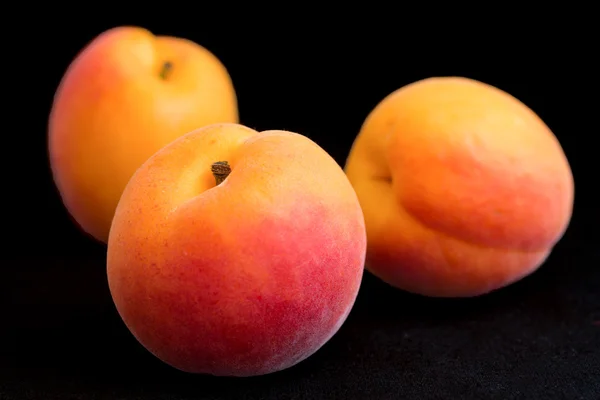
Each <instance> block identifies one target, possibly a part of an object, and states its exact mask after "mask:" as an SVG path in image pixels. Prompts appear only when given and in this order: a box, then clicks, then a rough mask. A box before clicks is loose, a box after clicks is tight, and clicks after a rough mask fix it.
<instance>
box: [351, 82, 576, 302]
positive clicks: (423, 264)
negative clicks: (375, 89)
mask: <svg viewBox="0 0 600 400" xmlns="http://www.w3.org/2000/svg"><path fill="white" fill-rule="evenodd" d="M345 171H346V174H347V176H348V178H349V180H350V182H351V183H352V185H353V187H354V189H355V191H356V193H357V195H358V197H359V200H360V203H361V206H362V209H363V213H364V215H365V222H366V227H367V240H368V243H367V261H366V268H367V269H368V270H369V271H371V272H372V273H373V274H374V275H376V276H378V277H380V278H381V279H382V280H384V281H386V282H388V283H389V284H391V285H393V286H395V287H398V288H401V289H404V290H406V291H410V292H414V293H418V294H422V295H427V296H435V297H468V296H476V295H481V294H484V293H487V292H490V291H492V290H495V289H498V288H501V287H504V286H506V285H508V284H510V283H512V282H515V281H517V280H519V279H521V278H523V277H524V276H526V275H528V274H530V273H532V272H533V271H535V270H536V269H537V268H538V267H539V266H540V265H541V264H542V263H543V262H544V261H545V260H546V258H547V257H548V255H549V254H550V252H551V250H552V248H553V246H554V245H555V244H556V243H557V241H558V240H559V239H560V238H561V237H562V235H563V233H564V231H565V229H566V228H567V226H568V224H569V221H570V219H571V214H572V207H573V196H574V182H573V176H572V173H571V169H570V166H569V163H568V161H567V159H566V157H565V154H564V153H563V150H562V148H561V145H560V144H559V142H558V140H557V139H556V137H555V136H554V134H553V133H552V132H551V131H550V129H549V128H548V126H546V124H545V123H544V122H543V121H542V120H541V119H540V118H539V117H538V116H537V115H536V114H535V113H534V112H533V111H532V110H531V109H530V108H528V107H527V106H525V105H524V104H523V103H522V102H520V101H519V100H517V99H516V98H514V97H513V96H511V95H509V94H507V93H506V92H504V91H502V90H500V89H498V88H495V87H492V86H490V85H488V84H485V83H482V82H478V81H475V80H472V79H467V78H461V77H437V78H429V79H425V80H421V81H418V82H415V83H412V84H410V85H407V86H405V87H403V88H401V89H399V90H397V91H395V92H394V93H392V94H391V95H389V96H388V97H386V98H385V99H384V100H383V101H382V102H381V103H380V104H379V105H377V107H376V108H375V109H374V110H373V111H372V112H371V113H370V115H369V116H368V117H367V119H366V121H365V123H364V124H363V126H362V128H361V131H360V133H359V135H358V137H357V138H356V140H355V143H354V144H353V147H352V149H351V152H350V155H349V157H348V159H347V162H346V165H345Z"/></svg>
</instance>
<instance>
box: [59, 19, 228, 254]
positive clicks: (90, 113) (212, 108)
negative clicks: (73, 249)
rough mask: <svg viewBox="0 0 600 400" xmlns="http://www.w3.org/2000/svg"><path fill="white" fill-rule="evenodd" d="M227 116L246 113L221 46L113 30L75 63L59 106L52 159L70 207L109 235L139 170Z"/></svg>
mask: <svg viewBox="0 0 600 400" xmlns="http://www.w3.org/2000/svg"><path fill="white" fill-rule="evenodd" d="M167 62H169V63H170V65H171V68H170V69H169V71H168V72H167V73H166V74H165V75H164V78H163V77H161V73H162V72H163V68H164V65H165V63H167ZM219 122H234V123H235V122H238V109H237V99H236V94H235V91H234V87H233V83H232V81H231V79H230V77H229V74H228V72H227V70H226V69H225V66H224V65H223V64H222V63H221V62H220V61H219V60H218V59H217V58H216V57H215V56H214V55H213V54H212V53H210V52H209V51H208V50H206V49H205V48H203V47H201V46H200V45H198V44H196V43H193V42H191V41H188V40H186V39H182V38H174V37H168V36H154V35H153V34H152V33H150V32H148V31H147V30H145V29H142V28H139V27H128V26H124V27H117V28H113V29H109V30H107V31H106V32H104V33H102V34H100V35H98V36H97V37H96V38H95V39H94V40H92V41H91V42H90V43H89V44H88V45H87V46H85V48H84V49H83V50H82V51H81V52H80V53H79V54H78V55H77V56H76V57H75V59H74V60H73V62H72V63H71V64H70V65H69V67H68V69H67V70H66V72H65V74H64V76H63V78H62V80H61V82H60V85H59V87H58V89H57V91H56V94H55V97H54V102H53V104H52V109H51V112H50V117H49V125H48V135H49V137H48V141H49V143H48V146H49V157H50V165H51V168H52V174H53V178H54V182H55V183H56V186H57V188H58V191H59V193H60V196H61V199H62V201H63V203H64V205H65V207H66V208H67V210H68V211H69V213H70V215H71V216H72V217H73V219H74V221H75V222H76V223H77V224H78V225H79V227H80V228H81V229H82V230H83V231H85V232H86V233H88V234H89V235H91V236H92V237H94V238H95V239H97V240H99V241H100V242H104V243H106V240H107V239H108V231H109V228H110V224H111V220H112V218H113V215H114V211H115V207H116V206H117V203H118V201H119V197H120V196H121V193H122V191H123V189H124V188H125V185H126V184H127V181H128V180H129V178H131V176H132V175H133V173H134V172H135V170H136V169H137V168H138V167H139V166H140V165H142V163H143V162H144V161H146V159H147V158H148V157H150V156H151V155H152V154H154V153H155V152H156V151H157V150H159V149H160V148H161V147H163V146H164V145H166V144H167V143H169V142H171V141H172V140H174V139H176V138H177V137H179V136H181V135H183V134H185V133H187V132H189V131H191V130H193V129H197V128H200V127H202V126H204V125H209V124H212V123H219Z"/></svg>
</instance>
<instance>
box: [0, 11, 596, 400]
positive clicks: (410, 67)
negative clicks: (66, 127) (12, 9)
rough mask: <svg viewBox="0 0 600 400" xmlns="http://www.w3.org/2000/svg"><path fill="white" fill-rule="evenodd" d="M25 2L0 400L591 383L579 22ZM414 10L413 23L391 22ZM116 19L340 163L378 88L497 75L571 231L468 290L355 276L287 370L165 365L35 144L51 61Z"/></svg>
mask: <svg viewBox="0 0 600 400" xmlns="http://www.w3.org/2000/svg"><path fill="white" fill-rule="evenodd" d="M162 6H163V7H164V8H168V7H165V6H166V5H162ZM74 7H75V6H74ZM65 11H69V10H62V11H60V10H55V12H56V13H57V14H56V15H58V14H60V12H65ZM158 11H159V12H160V11H161V9H159V10H158ZM381 11H382V12H383V13H385V10H381ZM38 12H41V13H42V14H40V17H39V18H40V22H39V23H38V22H35V23H33V22H29V23H28V24H27V25H26V29H25V28H24V29H22V30H19V31H16V30H13V31H12V32H13V35H11V36H10V38H11V39H12V40H11V41H10V43H9V44H7V45H6V46H7V47H6V48H5V50H4V54H5V55H7V54H9V55H10V56H11V57H10V59H9V60H8V62H6V63H4V66H3V67H2V68H3V71H5V73H4V74H3V75H4V86H3V88H4V93H5V98H6V99H7V100H8V101H9V102H10V104H11V105H10V107H9V108H4V110H5V114H6V116H5V118H6V121H9V122H12V124H8V125H7V126H6V127H5V131H4V132H3V149H2V153H3V156H2V161H1V162H2V164H3V165H2V170H3V171H4V174H3V175H2V176H3V177H4V178H3V180H4V190H3V191H2V206H3V207H2V210H3V217H2V218H3V225H2V227H3V234H4V239H3V245H2V247H3V253H2V254H3V255H2V258H1V259H0V261H1V268H2V271H1V273H2V276H1V280H0V285H2V287H1V289H2V290H1V294H0V296H2V302H1V307H2V310H0V311H2V314H1V319H0V335H1V336H0V399H3V400H11V399H86V400H94V399H111V400H116V399H201V398H215V399H216V398H235V399H244V398H264V399H318V398H329V399H338V398H340V399H350V398H360V399H396V398H411V399H412V398H414V399H430V398H431V399H434V398H435V399H438V398H439V399H458V398H465V397H470V398H490V399H513V398H514V399H542V398H566V399H597V398H600V382H599V379H600V378H599V376H600V372H599V371H600V270H599V269H598V266H599V264H600V256H599V254H598V245H597V240H598V234H597V233H596V232H595V231H594V230H593V228H595V225H597V224H598V222H600V218H598V215H599V213H598V204H600V203H598V202H597V201H592V200H591V199H592V197H591V196H593V191H592V190H591V188H592V187H593V186H594V185H593V182H598V178H597V177H594V173H593V171H594V168H595V170H596V171H597V167H596V166H595V165H593V163H592V160H591V159H590V158H589V157H586V155H585V154H587V153H589V154H593V145H591V144H590V143H591V139H593V137H597V136H598V129H597V126H598V125H597V124H589V122H588V121H590V120H591V118H590V116H591V114H592V113H593V111H594V109H597V108H595V107H597V96H596V97H595V95H594V91H593V87H596V86H597V85H596V83H597V82H596V78H595V76H594V75H593V74H592V73H591V72H594V71H597V69H595V67H593V64H592V58H591V56H590V55H589V54H590V52H591V51H592V49H593V48H592V46H591V41H590V40H586V37H587V36H586V35H587V34H588V32H584V31H585V27H584V26H583V24H580V23H577V21H575V20H570V23H572V24H574V25H575V26H576V28H577V29H574V28H573V29H572V28H569V29H566V28H561V26H562V25H550V24H549V25H548V26H543V27H542V26H532V25H531V23H528V24H527V26H526V28H524V31H523V32H521V31H519V32H516V31H515V27H514V25H513V24H512V23H511V22H506V21H505V22H504V23H503V25H502V26H501V27H500V28H496V29H492V30H491V32H489V33H488V32H487V31H486V32H485V33H484V32H483V31H482V30H481V27H477V28H470V29H465V30H464V31H463V32H464V33H463V34H459V33H457V32H456V31H457V26H456V25H455V26H450V27H445V26H444V27H442V26H441V25H438V24H437V23H434V22H431V21H429V20H428V19H426V18H424V19H421V20H419V19H417V20H416V21H412V22H411V21H410V20H411V17H409V16H404V17H403V18H401V20H396V23H395V24H391V23H388V22H383V21H380V20H379V19H378V18H380V17H381V16H379V17H378V18H374V19H373V18H372V19H370V21H371V22H373V24H372V25H373V27H367V25H366V24H364V23H361V22H360V21H361V20H360V19H355V20H353V21H345V22H346V23H345V24H342V22H340V21H341V20H342V19H343V18H341V17H340V16H339V15H338V16H337V17H336V18H333V17H331V19H329V20H328V19H324V20H320V21H316V20H313V19H307V18H305V17H300V16H297V15H296V14H295V11H290V12H287V13H286V14H285V16H284V17H278V18H272V19H268V18H263V19H261V20H260V21H259V20H257V19H256V18H251V17H250V16H247V15H245V16H239V17H235V18H236V19H237V18H240V19H241V20H242V21H244V22H233V21H232V20H231V19H229V18H233V17H232V16H230V15H228V14H219V17H218V18H210V17H208V16H207V13H205V12H202V10H200V11H194V12H193V13H192V12H190V13H191V14H193V15H192V18H190V20H189V22H187V21H186V22H182V21H181V18H179V17H177V16H172V15H164V16H163V17H162V18H161V22H157V21H158V18H157V17H154V18H140V17H139V16H138V17H137V18H130V19H125V18H122V19H118V18H114V17H113V18H101V17H99V16H98V17H97V18H96V19H97V22H94V21H95V20H94V19H92V17H93V16H94V14H95V11H94V9H84V8H80V9H77V8H74V9H71V10H70V12H72V13H74V15H76V17H73V18H70V17H69V18H67V17H65V18H63V19H58V18H57V17H52V18H48V20H44V15H43V10H38ZM181 12H185V10H184V11H181ZM296 17H297V18H298V21H301V22H293V21H294V20H295V19H296ZM365 18H366V17H365ZM415 18H416V17H415ZM332 21H335V24H334V23H332ZM529 22H531V21H529ZM409 23H414V24H416V25H415V26H414V27H412V28H407V29H406V30H401V29H400V26H401V25H406V24H409ZM124 24H127V25H139V26H144V27H146V28H148V29H150V30H152V31H153V32H154V33H156V34H169V35H175V36H180V37H185V38H188V39H192V40H194V41H196V42H198V43H200V44H202V45H203V46H205V47H207V48H208V49H209V50H211V51H212V52H213V53H215V54H216V55H217V56H218V57H219V58H220V59H221V61H222V62H223V63H224V64H225V65H226V66H227V68H228V70H229V72H230V74H231V76H232V78H233V81H234V84H235V86H236V90H237V94H238V100H239V107H240V114H241V122H242V123H243V124H245V125H248V126H250V127H252V128H255V129H258V130H266V129H287V130H291V131H295V132H298V133H302V134H305V135H307V136H308V137H310V138H312V139H313V140H315V141H316V142H317V143H319V144H320V145H321V146H322V147H323V148H324V149H325V150H326V151H328V152H329V153H330V154H331V155H332V156H333V157H334V158H335V159H336V161H337V162H338V163H340V165H343V163H344V161H345V158H346V156H347V153H348V151H349V149H350V145H351V144H352V141H353V140H354V137H355V135H356V134H357V133H358V131H359V129H360V125H361V124H362V122H363V120H364V118H365V117H366V116H367V114H368V112H369V111H370V110H371V109H372V108H373V107H374V106H375V105H376V104H377V103H378V102H379V101H380V100H381V99H383V97H384V96H386V95H387V94H389V93H390V92H392V91H393V90H395V89H397V88H399V87H401V86H403V85H405V84H408V83H410V82H412V81H415V80H418V79H422V78H426V77H430V76H443V75H461V76H467V77H470V78H475V79H479V80H482V81H485V82H487V83H490V84H492V85H495V86H497V87H499V88H501V89H503V90H505V91H507V92H509V93H511V94H513V95H514V96H516V97H517V98H519V99H520V100H522V101H523V102H524V103H526V104H527V105H528V106H530V107H531V108H532V109H533V110H534V111H536V112H537V113H538V114H539V115H540V116H541V117H542V119H544V120H545V121H546V123H547V124H548V125H549V126H550V128H551V129H552V130H553V131H554V132H555V134H556V135H557V137H558V138H559V140H560V141H561V144H562V145H563V148H564V150H565V153H566V154H567V157H568V158H569V161H570V163H571V167H572V170H573V174H574V176H575V183H576V200H575V211H574V215H573V219H572V222H571V225H570V227H569V230H568V231H567V233H566V235H565V237H564V239H563V240H562V241H561V242H560V243H559V245H558V246H557V247H556V249H555V251H554V253H553V254H552V256H551V257H550V259H549V260H548V261H547V262H546V264H544V266H543V267H542V268H541V269H540V270H539V271H538V272H536V273H535V274H533V275H532V276H530V277H528V278H526V279H524V280H522V281H521V282H519V283H517V284H515V285H513V286H511V287H509V288H506V289H504V290H501V291H498V292H496V293H493V294H490V295H488V296H483V297H480V298H477V299H469V300H434V299H424V298H420V297H417V296H413V295H409V294H406V293H403V292H401V291H399V290H395V289H392V288H390V287H388V286H386V285H385V284H383V283H381V282H380V281H378V280H377V279H375V278H373V277H372V276H371V275H370V274H369V273H366V274H365V277H364V281H363V285H362V287H361V291H360V294H359V297H358V300H357V303H356V305H355V307H354V309H353V311H352V313H351V315H350V316H349V318H348V320H347V322H346V323H345V324H344V325H343V327H342V328H341V330H340V331H339V332H338V334H337V335H335V336H334V338H333V339H332V340H331V341H330V342H329V343H327V344H326V345H325V346H324V347H323V348H322V349H321V350H320V351H319V352H317V353H316V354H315V355H313V356H312V357H310V358H309V359H308V360H306V361H304V362H302V363H301V364H299V365H297V366H296V367H293V368H291V369H289V370H286V371H283V372H280V373H276V374H272V375H269V376H264V377H258V378H249V379H227V378H213V377H207V376H194V375H188V374H184V373H181V372H178V371H176V370H174V369H172V368H170V367H168V366H166V365H164V364H162V363H161V362H160V361H158V360H157V359H155V358H154V357H153V356H151V355H150V354H149V353H148V352H147V351H146V350H144V349H143V348H142V347H141V346H140V345H139V344H138V343H137V342H136V341H135V339H134V338H133V337H132V336H131V335H130V334H129V332H128V331H127V329H126V328H125V326H124V325H123V323H122V321H121V320H120V318H119V316H118V315H117V313H116V310H115V308H114V306H113V304H112V300H111V298H110V294H109V291H108V286H107V282H106V276H105V247H104V246H102V245H100V244H98V243H96V242H94V241H93V240H91V239H89V238H88V237H86V236H85V235H83V234H81V233H80V232H79V231H78V230H77V228H76V227H75V225H74V224H73V223H72V222H71V220H70V218H69V216H68V214H67V213H66V211H65V209H64V208H63V206H62V204H61V202H60V199H59V197H58V194H57V192H56V191H55V188H54V185H53V183H52V181H51V176H50V172H49V167H48V160H47V155H46V151H47V150H46V145H47V143H46V124H47V117H48V113H49V110H50V106H51V102H52V97H53V95H54V91H55V90H56V87H57V85H58V83H59V81H60V78H61V76H62V74H63V73H64V71H65V69H66V68H67V66H68V64H69V63H70V62H71V60H72V59H73V57H75V56H76V54H77V53H78V52H79V51H80V50H81V49H82V48H83V46H85V45H86V44H87V43H88V42H89V41H90V40H92V39H93V38H94V37H95V36H96V35H97V34H99V33H100V32H102V31H104V30H106V29H108V28H111V27H114V26H118V25H124ZM486 24H487V22H486V21H485V20H484V25H486ZM342 25H343V26H342ZM457 25H458V24H457ZM28 35H30V37H31V38H29V37H28ZM13 61H15V62H13ZM15 70H16V71H15ZM594 85H596V86H594ZM7 93H8V94H7ZM593 104H596V106H594V105H593ZM7 110H8V111H9V113H6V111H7Z"/></svg>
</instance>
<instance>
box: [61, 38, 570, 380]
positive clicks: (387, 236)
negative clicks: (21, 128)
mask: <svg viewBox="0 0 600 400" xmlns="http://www.w3.org/2000/svg"><path fill="white" fill-rule="evenodd" d="M238 119H239V118H238V106H237V97H236V93H235V90H234V87H233V83H232V81H231V79H230V77H229V74H228V72H227V70H226V68H225V66H224V65H223V64H222V63H221V62H220V60H218V59H217V58H216V57H215V56H214V55H213V54H212V53H210V52H209V51H207V50H206V49H205V48H203V47H201V46H199V45H197V44H195V43H193V42H191V41H188V40H184V39H178V38H173V37H155V36H153V35H152V34H151V33H150V32H148V31H146V30H144V29H141V28H134V27H119V28H115V29H111V30H109V31H107V32H104V33H102V34H101V35H99V36H98V37H97V38H96V39H94V40H93V41H92V42H91V43H90V44H89V45H88V46H87V47H86V48H85V49H84V50H83V51H82V52H81V53H80V54H79V55H78V56H77V58H76V59H75V60H74V61H73V62H72V64H71V65H70V66H69V68H68V70H67V72H66V74H65V75H64V77H63V80H62V81H61V83H60V86H59V88H58V90H57V93H56V96H55V100H54V103H53V107H52V111H51V114H50V122H49V152H50V161H51V168H52V172H53V177H54V180H55V183H56V185H57V187H58V190H59V192H60V195H61V198H62V200H63V202H64V204H65V206H66V208H67V209H68V210H69V212H70V214H71V215H72V216H73V218H74V220H75V221H76V222H77V223H78V224H79V225H80V227H81V229H82V230H83V231H85V232H87V233H88V234H90V235H91V236H93V237H94V238H96V239H97V240H99V241H101V242H105V243H106V244H107V277H108V284H109V287H110V292H111V295H112V298H113V300H114V303H115V305H116V307H117V310H118V312H119V314H120V316H121V317H122V319H123V321H124V323H125V324H126V325H127V327H128V328H129V329H130V331H131V332H132V334H133V335H134V336H135V337H136V338H137V339H138V340H139V342H140V343H141V344H142V345H144V346H145V347H146V348H147V349H148V350H149V351H150V352H152V353H153V354H154V355H156V356H157V357H158V358H160V359H161V360H163V361H164V362H166V363H168V364H170V365H172V366H173V367H175V368H178V369H180V370H183V371H188V372H195V373H207V374H213V375H234V376H251V375H260V374H267V373H270V372H274V371H278V370H282V369H284V368H288V367H290V366H292V365H294V364H296V363H298V362H300V361H302V360H303V359H305V358H307V357H309V356H310V355H311V354H313V353H314V352H316V351H317V350H318V349H319V348H320V347H321V346H322V345H323V344H324V343H326V342H327V341H328V340H329V339H330V338H331V337H332V335H334V334H335V333H336V331H337V330H338V329H339V328H340V326H341V325H342V324H343V323H344V321H345V319H346V317H347V316H348V313H349V312H350V310H351V308H352V306H353V304H354V301H355V299H356V296H357V293H358V290H359V287H360V283H361V279H362V276H363V271H364V269H365V268H366V269H367V270H369V271H370V272H371V273H373V274H374V275H376V276H378V277H379V278H380V279H382V280H383V281H385V282H387V283H389V284H390V285H393V286H395V287H397V288H399V289H402V290H406V291H410V292H413V293H418V294H421V295H425V296H436V297H470V296H478V295H482V294H485V293H488V292H490V291H493V290H496V289H499V288H502V287H505V286H507V285H509V284H510V283H512V282H515V281H517V280H519V279H521V278H522V277H524V276H526V275H528V274H530V273H531V272H533V271H534V270H535V269H537V268H538V267H539V266H540V265H541V264H542V263H543V262H544V260H545V259H546V258H547V257H548V255H549V253H550V252H551V251H552V248H553V246H554V245H555V244H556V242H557V241H558V240H559V239H560V238H561V237H562V235H563V233H564V231H565V229H566V227H567V225H568V223H569V221H570V219H571V213H572V207H573V197H574V183H573V177H572V173H571V169H570V167H569V164H568V161H567V159H566V157H565V154H564V153H563V150H562V148H561V146H560V144H559V142H558V141H557V139H556V137H555V136H554V135H553V133H552V132H551V131H550V129H549V128H548V127H547V126H546V125H545V124H544V122H543V121H542V120H541V119H540V118H539V117H538V116H537V115H536V114H535V113H534V112H533V111H532V110H531V109H529V108H528V107H526V106H525V105H524V104H523V103H521V102H520V101H519V100H517V99H515V98H514V97H512V96H511V95H509V94H507V93H505V92H503V91H501V90H500V89H497V88H495V87H492V86H490V85H487V84H485V83H482V82H478V81H474V80H471V79H468V78H461V77H439V78H429V79H425V80H422V81H418V82H414V83H412V84H410V85H407V86H405V87H403V88H400V89H398V90H397V91H395V92H394V93H392V94H390V95H389V96H388V97H386V98H385V99H383V100H382V101H381V103H380V104H379V105H377V107H376V108H375V109H374V110H373V111H372V112H371V113H370V114H369V116H368V118H367V119H366V121H365V122H364V124H363V126H362V128H361V130H360V132H359V133H358V136H357V137H356V140H355V142H354V144H353V147H352V149H351V151H350V154H349V156H348V159H347V162H346V165H345V167H344V169H342V168H341V167H340V166H339V165H338V164H337V163H336V162H335V160H334V159H333V158H332V157H330V156H329V155H328V154H327V153H326V152H325V150H323V149H322V148H321V147H320V146H319V145H318V144H316V143H315V142H313V141H312V140H310V139H308V138H307V137H305V136H303V135H301V134H298V133H293V132H286V131H276V130H274V131H265V132H257V131H255V130H253V129H250V128H248V127H245V126H243V125H241V124H240V123H239V120H238Z"/></svg>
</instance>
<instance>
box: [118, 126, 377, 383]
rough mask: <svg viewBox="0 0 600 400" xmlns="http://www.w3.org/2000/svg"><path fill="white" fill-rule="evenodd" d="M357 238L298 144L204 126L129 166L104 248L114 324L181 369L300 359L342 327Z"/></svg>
mask: <svg viewBox="0 0 600 400" xmlns="http://www.w3.org/2000/svg"><path fill="white" fill-rule="evenodd" d="M365 253H366V231H365V226H364V218H363V214H362V211H361V209H360V204H359V202H358V199H357V197H356V194H355V193H354V190H353V189H352V186H351V185H350V182H349V181H348V179H347V178H346V175H345V174H344V171H343V170H342V168H341V167H340V166H338V164H337V163H336V162H335V161H334V160H333V159H332V158H331V157H330V156H329V155H328V154H327V153H326V152H325V151H324V150H323V149H322V148H321V147H319V146H318V145H317V144H315V143H314V142H313V141H311V140H310V139H308V138H307V137H305V136H303V135H300V134H296V133H291V132H284V131H265V132H261V133H258V132H257V131H254V130H252V129H250V128H247V127H244V126H242V125H238V124H214V125H210V126H207V127H204V128H201V129H198V130H195V131H193V132H190V133H189V134H186V135H185V136H183V137H181V138H178V139H176V140H175V141H174V142H172V143H170V144H169V145H167V146H165V147H164V148H163V149H161V150H159V151H158V152H157V153H156V154H154V155H153V156H152V157H150V158H149V159H148V160H147V161H146V162H145V163H144V164H143V165H142V166H141V167H140V169H138V170H137V172H136V173H135V174H134V176H133V177H132V178H131V180H130V181H129V183H128V185H127V186H126V188H125V190H124V192H123V195H122V197H121V199H120V201H119V204H118V206H117V209H116V213H115V217H114V219H113V223H112V227H111V231H110V236H109V240H108V258H107V274H108V282H109V287H110V292H111V294H112V298H113V300H114V303H115V305H116V307H117V310H118V312H119V314H120V315H121V317H122V319H123V321H124V323H125V324H126V325H127V327H128V328H129V329H130V331H131V332H132V333H133V335H134V336H135V337H136V338H137V339H138V341H139V342H140V343H141V344H142V345H143V346H145V347H146V349H148V350H149V351H150V352H151V353H153V354H154V355H155V356H156V357H158V358H159V359H161V360H162V361H164V362H166V363H167V364H169V365H171V366H173V367H175V368H177V369H180V370H182V371H187V372H192V373H204V374H212V375H230V376H251V375H261V374H267V373H271V372H275V371H278V370H282V369H285V368H288V367H291V366H292V365H295V364H297V363H298V362H300V361H302V360H304V359H306V358H307V357H309V356H310V355H312V354H313V353H315V352H316V351H317V350H318V349H319V348H320V347H321V346H322V345H324V344H325V343H326V342H327V341H328V340H329V339H330V338H331V337H332V336H333V335H334V334H335V333H336V332H337V330H338V329H339V328H340V326H341V325H342V323H343V322H344V321H345V319H346V317H347V315H348V313H349V312H350V309H351V308H352V306H353V304H354V301H355V298H356V296H357V292H358V289H359V286H360V282H361V279H362V274H363V270H364V259H365Z"/></svg>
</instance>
